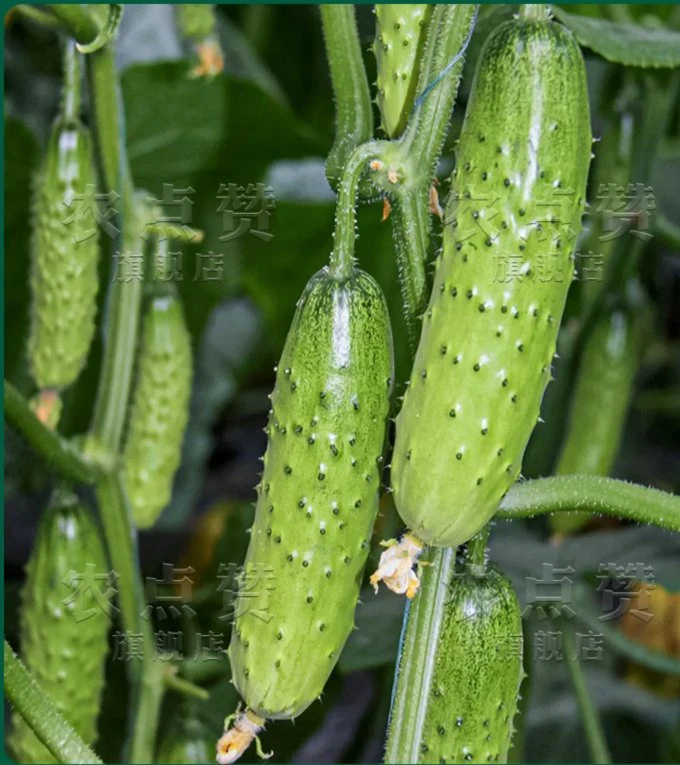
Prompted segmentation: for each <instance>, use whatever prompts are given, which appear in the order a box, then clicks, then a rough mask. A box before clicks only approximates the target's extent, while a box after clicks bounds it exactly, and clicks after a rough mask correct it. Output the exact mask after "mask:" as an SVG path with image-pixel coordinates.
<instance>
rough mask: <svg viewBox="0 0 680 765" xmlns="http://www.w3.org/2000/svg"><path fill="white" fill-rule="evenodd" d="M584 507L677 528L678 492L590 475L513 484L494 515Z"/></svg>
mask: <svg viewBox="0 0 680 765" xmlns="http://www.w3.org/2000/svg"><path fill="white" fill-rule="evenodd" d="M573 511H586V512H590V513H599V514H601V515H610V516H613V517H614V518H624V519H626V520H629V521H637V522H638V523H647V524H651V525H654V526H659V527H660V528H662V529H668V530H669V531H680V496H677V495H675V494H669V493H668V492H665V491H660V490H659V489H652V488H648V487H646V486H638V485H636V484H632V483H627V482H626V481H619V480H617V479H614V478H602V477H600V476H592V475H565V476H556V477H553V478H538V479H536V480H535V481H525V482H523V483H517V484H515V485H514V486H513V487H512V488H511V489H510V491H509V492H508V493H507V494H506V495H505V497H504V498H503V501H502V502H501V504H500V506H499V508H498V511H497V512H496V514H495V516H494V518H495V519H502V520H512V519H516V518H533V517H534V516H536V515H545V514H547V513H556V512H573Z"/></svg>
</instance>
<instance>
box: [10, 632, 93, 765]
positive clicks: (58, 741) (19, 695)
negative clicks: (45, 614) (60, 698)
mask: <svg viewBox="0 0 680 765" xmlns="http://www.w3.org/2000/svg"><path fill="white" fill-rule="evenodd" d="M4 658H5V695H6V696H7V699H8V701H9V703H10V704H11V705H12V707H13V708H14V709H15V710H16V711H17V712H18V713H19V714H20V715H21V716H22V717H23V718H24V720H25V721H26V723H27V724H28V725H29V726H30V728H31V729H32V731H33V732H34V733H35V735H36V736H37V737H38V739H40V742H41V743H42V744H44V745H45V746H46V747H47V748H48V749H49V751H50V752H51V753H52V755H53V756H54V757H56V759H57V761H58V762H62V763H92V762H94V763H99V762H101V760H100V759H99V757H97V755H96V754H95V753H94V752H93V751H92V749H90V747H89V746H87V745H86V744H85V742H84V741H83V740H82V739H81V738H80V736H79V735H78V734H77V733H76V731H75V730H74V729H73V726H72V725H71V724H70V723H69V722H68V721H67V720H66V718H65V717H64V716H63V715H62V714H61V712H59V711H58V710H57V709H56V708H55V707H54V705H53V704H52V702H51V701H50V699H49V698H48V697H47V696H46V695H45V693H44V691H42V690H41V688H40V686H39V685H38V684H37V683H36V681H35V680H34V679H33V677H32V676H31V674H30V672H29V671H28V670H27V669H26V667H25V666H24V665H23V663H22V662H21V660H20V659H19V657H18V656H17V655H16V654H15V653H14V651H13V650H12V648H11V647H10V645H9V643H8V642H7V641H6V640H5V655H4Z"/></svg>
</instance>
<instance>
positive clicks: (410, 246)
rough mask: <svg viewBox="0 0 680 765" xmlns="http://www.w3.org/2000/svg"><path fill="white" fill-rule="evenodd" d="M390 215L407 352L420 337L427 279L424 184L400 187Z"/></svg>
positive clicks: (427, 295)
mask: <svg viewBox="0 0 680 765" xmlns="http://www.w3.org/2000/svg"><path fill="white" fill-rule="evenodd" d="M391 198H392V200H393V205H392V211H391V213H390V217H391V219H392V234H393V239H394V249H395V251H396V254H397V267H398V269H399V284H400V285H401V298H402V303H403V306H404V314H405V316H406V327H407V331H408V340H409V345H410V348H411V352H412V353H415V350H416V347H417V345H418V339H419V338H420V320H421V317H422V315H423V313H424V312H425V309H426V307H427V300H428V297H429V282H428V279H427V274H426V271H425V266H426V263H427V255H428V251H429V240H430V237H429V234H430V221H429V214H430V213H429V209H428V201H427V199H428V187H427V185H423V184H421V185H420V187H418V188H416V189H414V190H411V189H409V188H400V189H399V190H397V191H395V192H394V194H393V196H392V197H391Z"/></svg>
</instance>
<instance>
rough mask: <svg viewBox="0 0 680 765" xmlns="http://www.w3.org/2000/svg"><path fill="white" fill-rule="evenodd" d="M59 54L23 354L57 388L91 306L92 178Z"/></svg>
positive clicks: (89, 328) (73, 373) (75, 91)
mask: <svg viewBox="0 0 680 765" xmlns="http://www.w3.org/2000/svg"><path fill="white" fill-rule="evenodd" d="M69 50H70V53H69V54H68V55H67V57H66V61H67V67H68V70H67V84H66V87H65V90H64V103H63V105H62V109H61V112H60V114H59V116H58V117H57V119H56V121H55V123H54V126H53V128H52V132H51V134H50V137H49V141H48V144H47V151H46V153H45V158H44V160H43V163H42V167H41V169H40V172H39V175H38V178H37V181H36V186H35V199H34V224H33V236H34V238H33V250H32V257H31V277H30V285H31V322H30V334H29V339H28V357H29V365H30V370H31V375H32V377H33V380H34V381H35V383H36V385H37V386H38V388H40V389H41V390H54V391H60V390H62V389H63V388H66V387H67V386H69V385H70V384H71V383H72V382H74V381H75V379H76V378H77V377H78V374H79V373H80V370H81V369H82V367H83V365H84V364H85V361H86V359H87V354H88V351H89V349H90V344H91V342H92V337H93V335H94V329H95V316H96V312H97V302H96V301H97V290H98V278H97V266H98V260H99V244H98V233H99V232H98V230H97V221H96V219H95V218H94V217H93V216H92V215H91V214H88V205H92V204H95V200H94V198H92V199H91V200H90V201H89V202H88V194H89V195H90V196H92V195H93V194H94V190H95V185H96V177H95V168H94V155H93V149H92V141H91V139H90V134H89V131H88V130H87V128H86V127H85V126H84V125H83V124H82V122H81V121H80V119H79V116H78V104H79V89H80V78H79V73H80V70H79V68H78V64H77V61H78V59H77V55H78V54H76V53H75V52H74V51H72V50H71V49H69Z"/></svg>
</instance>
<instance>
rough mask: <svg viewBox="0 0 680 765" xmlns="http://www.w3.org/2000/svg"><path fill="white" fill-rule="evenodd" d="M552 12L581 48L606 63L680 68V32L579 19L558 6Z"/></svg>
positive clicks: (584, 18) (584, 17) (599, 20)
mask: <svg viewBox="0 0 680 765" xmlns="http://www.w3.org/2000/svg"><path fill="white" fill-rule="evenodd" d="M553 11H554V13H555V16H557V18H558V19H559V20H560V21H561V22H562V23H563V24H565V25H566V26H567V27H569V29H571V31H572V32H573V33H574V35H575V36H576V39H577V40H578V41H579V43H580V44H581V45H583V46H585V47H586V48H590V49H591V50H593V51H595V53H598V54H599V55H600V56H602V57H603V58H606V59H607V61H612V62H613V63H615V64H623V65H624V66H639V67H644V68H659V67H677V66H680V33H677V32H673V31H671V30H670V29H650V28H648V27H643V26H638V25H636V24H621V23H618V22H614V21H607V20H605V19H601V18H588V17H586V16H576V15H574V14H572V13H566V12H565V11H564V10H562V9H561V8H557V7H553Z"/></svg>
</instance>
